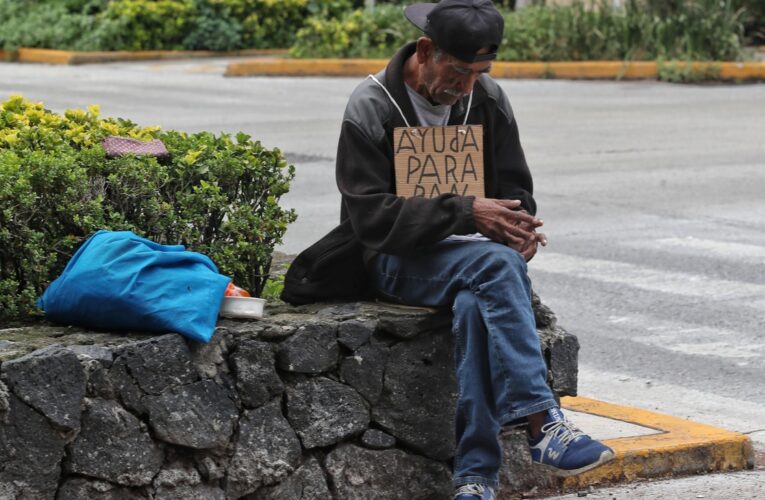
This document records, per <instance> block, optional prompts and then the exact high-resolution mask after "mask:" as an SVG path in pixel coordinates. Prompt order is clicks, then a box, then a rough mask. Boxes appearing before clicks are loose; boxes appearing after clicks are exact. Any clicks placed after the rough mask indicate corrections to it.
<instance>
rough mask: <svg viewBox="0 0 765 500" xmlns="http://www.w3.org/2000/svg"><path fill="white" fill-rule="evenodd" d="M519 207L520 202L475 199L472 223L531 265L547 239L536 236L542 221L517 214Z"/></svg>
mask: <svg viewBox="0 0 765 500" xmlns="http://www.w3.org/2000/svg"><path fill="white" fill-rule="evenodd" d="M520 206H521V202H520V201H519V200H497V199H493V198H476V199H475V201H473V219H474V220H475V225H476V228H477V229H478V231H479V232H480V233H481V234H483V235H484V236H486V237H488V238H491V239H492V240H494V241H496V242H499V243H503V244H505V245H507V246H509V247H510V248H512V249H514V250H517V251H518V252H520V254H521V255H523V257H524V258H525V259H526V261H529V260H531V258H532V257H533V256H534V254H536V253H537V245H538V244H540V243H541V244H542V246H545V245H547V237H546V236H545V235H544V233H538V232H537V228H538V227H541V226H542V224H544V222H543V221H542V219H537V218H536V217H534V216H533V215H531V214H529V213H528V212H525V211H522V210H516V209H517V208H518V207H520Z"/></svg>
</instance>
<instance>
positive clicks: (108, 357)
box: [67, 345, 114, 366]
mask: <svg viewBox="0 0 765 500" xmlns="http://www.w3.org/2000/svg"><path fill="white" fill-rule="evenodd" d="M67 349H69V350H70V351H72V352H74V353H75V354H77V355H78V356H80V357H81V358H82V357H85V358H90V359H95V360H96V361H100V362H101V363H103V364H104V365H106V366H109V365H111V364H112V360H113V359H114V351H112V350H111V349H109V348H108V347H101V346H97V345H70V346H67Z"/></svg>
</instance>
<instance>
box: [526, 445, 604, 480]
mask: <svg viewBox="0 0 765 500" xmlns="http://www.w3.org/2000/svg"><path fill="white" fill-rule="evenodd" d="M614 458H616V455H614V452H613V451H611V450H606V451H604V452H603V453H601V454H600V457H598V459H597V460H596V461H595V462H593V463H591V464H589V465H585V466H584V467H580V468H578V469H571V470H567V469H559V468H557V467H555V466H553V465H547V464H540V463H539V462H533V463H534V465H536V466H537V467H541V468H543V469H546V470H547V471H549V472H551V473H553V474H554V475H556V476H558V477H571V476H576V475H578V474H581V473H582V472H587V471H588V470H592V469H594V468H596V467H600V466H601V465H603V464H606V463H608V462H610V461H611V460H613V459H614Z"/></svg>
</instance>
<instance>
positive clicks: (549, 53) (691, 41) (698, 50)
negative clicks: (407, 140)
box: [291, 0, 743, 61]
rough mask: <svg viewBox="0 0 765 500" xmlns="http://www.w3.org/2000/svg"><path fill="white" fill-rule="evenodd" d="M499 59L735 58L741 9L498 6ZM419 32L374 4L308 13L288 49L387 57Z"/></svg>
mask: <svg viewBox="0 0 765 500" xmlns="http://www.w3.org/2000/svg"><path fill="white" fill-rule="evenodd" d="M503 15H504V18H505V35H504V40H503V42H502V45H501V46H500V51H499V54H498V59H499V60H505V61H533V60H542V61H558V60H561V61H566V60H573V61H581V60H596V59H607V60H622V59H632V60H651V59H657V58H659V57H662V58H667V59H672V58H675V59H682V60H685V59H696V60H736V59H740V58H741V57H742V39H743V31H742V29H743V28H742V20H743V17H742V16H743V13H742V12H741V11H739V10H736V9H735V8H734V6H733V4H732V0H722V1H720V0H673V1H669V2H663V1H662V0H627V2H626V5H625V6H624V7H623V8H621V9H615V8H613V7H611V5H610V3H609V2H605V1H604V2H602V3H600V4H599V5H597V6H596V7H595V8H589V7H585V5H584V4H583V3H581V2H575V3H574V4H572V5H570V6H542V5H534V6H530V7H526V8H524V9H521V10H519V11H517V12H513V11H508V10H503ZM418 36H420V33H419V32H418V31H417V30H416V28H414V27H412V26H411V25H410V23H408V22H407V21H406V20H405V19H404V17H403V15H402V14H401V7H396V6H392V5H379V6H378V7H377V8H376V9H375V10H374V12H371V13H369V12H365V11H361V10H358V11H355V12H352V13H349V14H346V15H344V16H342V17H340V18H328V17H325V16H319V17H314V18H311V19H308V20H307V21H306V23H305V26H304V27H303V28H302V29H301V30H300V31H299V32H298V34H297V41H296V43H295V44H294V45H293V47H292V50H291V54H292V55H293V56H294V57H390V56H391V55H392V54H393V52H394V51H395V50H396V49H397V48H398V47H399V46H401V45H402V44H404V43H405V42H407V41H409V40H413V39H416V38H417V37H418Z"/></svg>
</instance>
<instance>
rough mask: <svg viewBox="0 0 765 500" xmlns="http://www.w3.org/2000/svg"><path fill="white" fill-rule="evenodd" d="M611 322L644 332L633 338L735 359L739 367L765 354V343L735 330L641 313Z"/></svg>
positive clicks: (655, 345) (648, 342)
mask: <svg viewBox="0 0 765 500" xmlns="http://www.w3.org/2000/svg"><path fill="white" fill-rule="evenodd" d="M608 322H609V323H611V324H612V325H615V326H616V327H619V328H626V329H630V330H635V331H638V332H643V334H641V335H631V336H630V340H631V341H634V342H640V343H641V344H645V345H650V346H653V347H660V348H662V349H669V350H671V351H675V352H678V353H682V354H692V355H701V356H712V357H717V358H729V359H735V360H736V361H737V364H738V365H739V366H746V365H747V364H749V361H748V360H749V359H750V358H759V357H762V354H763V353H765V344H763V343H758V342H756V341H755V342H751V341H750V340H754V339H749V338H747V337H748V336H747V335H746V334H744V333H741V332H735V331H733V330H727V329H721V328H712V327H708V326H704V325H692V324H689V323H684V322H680V321H670V320H664V319H660V318H655V317H649V316H645V315H642V314H635V315H628V316H611V317H609V318H608ZM646 325H648V326H646ZM744 339H746V340H745V341H744Z"/></svg>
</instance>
